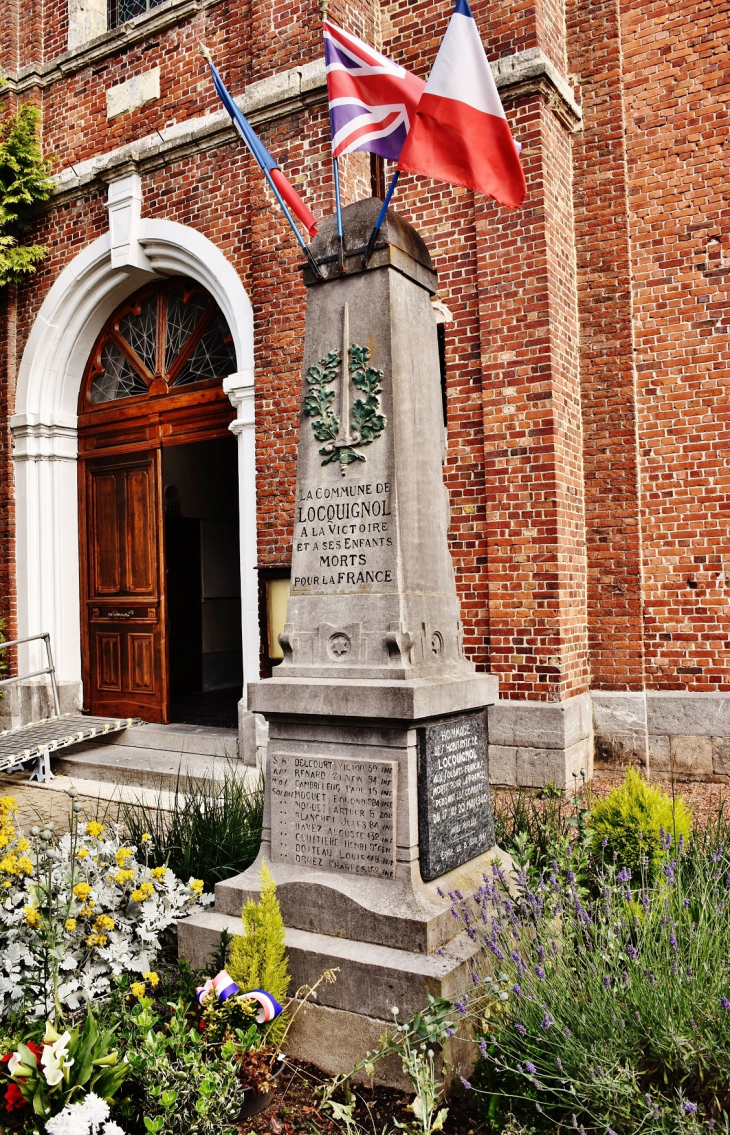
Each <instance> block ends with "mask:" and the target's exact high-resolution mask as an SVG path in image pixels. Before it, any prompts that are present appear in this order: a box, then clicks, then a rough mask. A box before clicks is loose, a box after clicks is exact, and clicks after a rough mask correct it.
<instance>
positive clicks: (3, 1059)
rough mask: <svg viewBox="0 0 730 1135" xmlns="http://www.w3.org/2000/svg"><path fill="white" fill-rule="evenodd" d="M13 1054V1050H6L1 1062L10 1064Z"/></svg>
mask: <svg viewBox="0 0 730 1135" xmlns="http://www.w3.org/2000/svg"><path fill="white" fill-rule="evenodd" d="M12 1055H13V1054H12V1052H6V1053H5V1055H4V1056H3V1057H2V1059H0V1064H8V1063H9V1062H10V1057H11V1056H12Z"/></svg>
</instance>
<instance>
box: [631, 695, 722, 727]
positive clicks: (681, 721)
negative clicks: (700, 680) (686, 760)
mask: <svg viewBox="0 0 730 1135" xmlns="http://www.w3.org/2000/svg"><path fill="white" fill-rule="evenodd" d="M647 702H648V717H649V733H650V734H651V733H660V734H661V733H664V734H667V735H669V736H674V735H676V736H680V737H692V736H695V737H730V694H695V693H666V694H665V693H656V692H652V693H650V694H648V696H647Z"/></svg>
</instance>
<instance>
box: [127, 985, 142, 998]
mask: <svg viewBox="0 0 730 1135" xmlns="http://www.w3.org/2000/svg"><path fill="white" fill-rule="evenodd" d="M129 988H130V989H131V991H132V993H133V994H134V996H135V997H144V995H145V985H144V982H143V981H133V982H132V984H131V985H130V987H129Z"/></svg>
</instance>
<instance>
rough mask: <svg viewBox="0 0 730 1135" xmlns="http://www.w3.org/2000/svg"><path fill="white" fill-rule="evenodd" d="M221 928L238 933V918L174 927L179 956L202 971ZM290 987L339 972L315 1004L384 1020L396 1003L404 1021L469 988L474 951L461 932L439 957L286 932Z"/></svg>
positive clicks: (206, 914)
mask: <svg viewBox="0 0 730 1135" xmlns="http://www.w3.org/2000/svg"><path fill="white" fill-rule="evenodd" d="M222 930H228V932H229V934H238V933H240V930H241V919H240V917H238V918H234V917H233V916H232V915H228V914H219V913H218V912H217V911H203V912H201V913H199V914H192V915H190V916H189V917H188V918H185V919H182V920H181V921H180V922H178V924H177V933H178V953H179V956H180V957H182V958H186V959H187V960H188V961H189V962H190V964H191V966H192V967H193V968H195V969H203V970H204V969H205V968H206V967H207V966H209V964H210V958H211V955H212V954H213V953H214V952H215V950H216V949H217V948H218V944H219V941H220V934H221V931H222ZM286 949H287V953H288V955H289V970H290V973H291V975H292V988H293V989H300V988H301V987H302V986H303V985H313V984H314V983H315V982H316V981H317V979H318V978H319V976H320V975H321V974H322V973H323V971H324V970H326V969H335V968H337V969H339V973H338V974H337V981H336V982H335V984H334V985H329V984H326V983H323V984H322V985H321V986H320V987H319V989H318V990H317V1001H318V1003H319V1004H320V1005H326V1006H328V1007H329V1008H331V1009H340V1010H344V1011H345V1012H348V1013H355V1014H357V1015H358V1016H365V1017H370V1018H373V1019H375V1020H377V1021H387V1019H388V1017H390V1016H391V1013H390V1010H391V1006H393V1005H397V1006H398V1010H399V1019H400V1020H403V1021H406V1020H408V1019H409V1018H410V1017H412V1016H413V1014H414V1013H416V1012H418V1011H419V1010H420V1009H423V1008H424V1006H425V1005H426V999H427V994H428V993H431V994H433V995H434V996H437V997H438V996H440V997H446V998H448V999H449V1000H452V1001H453V1000H454V999H455V998H456V997H458V995H459V994H460V993H461V992H462V991H463V990H464V989H466V987H467V984H468V981H469V969H470V962H471V960H472V958H473V957H474V955H475V954H476V953H477V952H478V947H477V946H475V945H474V944H473V943H472V942H471V940H470V939H469V937H468V935H467V934H466V933H465V932H462V933H461V934H459V935H458V937H456V938H453V939H452V940H451V942H449V943H447V945H446V946H444V947H443V952H442V953H441V954H415V953H412V952H411V951H409V950H396V949H393V948H392V947H390V946H376V945H373V944H372V943H370V942H354V941H353V940H352V939H350V938H333V937H330V936H329V935H327V934H314V933H312V932H311V931H309V930H293V929H291V928H290V927H287V929H286Z"/></svg>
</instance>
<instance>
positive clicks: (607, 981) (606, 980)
mask: <svg viewBox="0 0 730 1135" xmlns="http://www.w3.org/2000/svg"><path fill="white" fill-rule="evenodd" d="M603 988H604V989H608V990H610V988H611V978H610V977H608V975H606V977H604V979H603Z"/></svg>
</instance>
